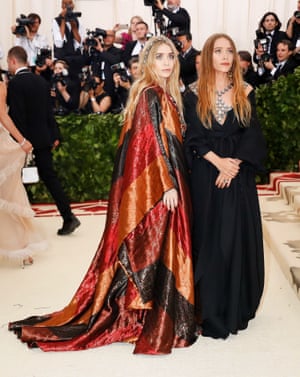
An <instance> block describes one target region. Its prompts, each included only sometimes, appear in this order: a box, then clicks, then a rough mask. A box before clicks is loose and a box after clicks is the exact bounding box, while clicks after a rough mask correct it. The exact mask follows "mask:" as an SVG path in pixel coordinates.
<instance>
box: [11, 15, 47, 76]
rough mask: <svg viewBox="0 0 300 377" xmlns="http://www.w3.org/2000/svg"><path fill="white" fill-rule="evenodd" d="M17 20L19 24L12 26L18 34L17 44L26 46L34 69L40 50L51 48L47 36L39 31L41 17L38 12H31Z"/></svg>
mask: <svg viewBox="0 0 300 377" xmlns="http://www.w3.org/2000/svg"><path fill="white" fill-rule="evenodd" d="M16 21H17V24H15V25H13V26H12V27H11V30H12V33H13V34H15V35H16V41H15V46H20V47H23V48H24V50H25V51H26V53H27V57H28V65H29V67H31V70H32V71H34V69H35V66H36V59H37V55H38V51H39V50H40V49H42V48H46V49H47V48H49V45H48V41H47V38H46V36H44V35H42V34H40V33H39V32H38V31H39V27H40V24H41V17H40V16H39V15H38V14H36V13H30V14H29V15H28V16H27V17H25V16H24V15H21V16H20V17H19V18H17V20H16Z"/></svg>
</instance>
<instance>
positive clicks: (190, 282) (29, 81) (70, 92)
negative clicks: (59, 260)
mask: <svg viewBox="0 0 300 377" xmlns="http://www.w3.org/2000/svg"><path fill="white" fill-rule="evenodd" d="M166 3H167V4H166V5H165V6H163V4H162V2H161V1H160V0H156V1H155V2H154V4H155V5H154V6H155V7H156V8H157V12H158V14H157V25H158V27H159V28H161V29H162V28H163V27H165V28H166V35H164V34H163V35H158V36H156V35H155V36H151V37H149V36H148V33H149V29H148V25H147V23H146V22H144V21H143V20H141V19H140V18H139V17H133V18H132V20H131V24H130V28H129V30H128V33H122V34H121V35H120V39H119V42H120V43H121V44H122V47H120V48H118V47H116V46H114V42H115V40H116V39H115V33H116V30H119V29H120V25H116V26H115V27H114V28H112V30H102V29H97V30H95V31H94V32H91V33H90V36H89V37H88V38H86V36H84V35H83V33H82V30H83V29H82V25H81V22H80V14H79V13H78V12H75V11H74V4H73V1H72V0H62V10H61V12H60V14H59V16H58V17H56V18H55V20H54V21H53V32H54V33H55V36H54V43H55V47H54V58H55V60H54V62H50V61H51V59H50V58H49V57H48V56H46V57H45V61H42V63H44V64H39V65H38V64H36V65H33V66H32V65H31V64H30V61H29V60H28V56H29V54H26V48H25V45H23V47H21V46H20V45H18V46H15V47H13V48H11V49H10V51H9V53H8V65H9V67H8V68H9V70H10V72H11V73H12V74H13V75H14V77H13V78H12V79H11V80H10V81H9V83H8V92H7V99H6V92H5V91H4V92H3V94H1V91H2V88H4V86H0V95H1V96H0V100H1V101H2V104H1V107H0V117H1V118H0V120H1V122H2V125H3V127H4V128H6V129H7V131H8V132H9V133H10V134H11V136H12V137H13V138H11V142H14V143H15V145H14V146H15V149H18V148H19V149H18V152H19V154H20V155H21V154H22V155H24V154H25V153H28V152H30V151H31V150H32V148H34V153H35V156H36V163H37V166H38V168H39V172H40V175H41V178H42V180H43V181H44V182H45V183H46V185H47V187H48V189H49V191H50V192H51V194H52V196H53V198H54V200H55V202H56V204H57V206H58V209H59V211H60V213H61V216H62V217H63V220H64V222H63V227H62V228H61V229H59V230H58V234H59V235H66V234H70V233H72V232H73V231H74V230H75V229H76V228H77V227H78V226H79V225H80V222H79V220H78V219H77V218H76V217H75V216H74V214H73V213H72V211H71V209H70V204H69V202H68V199H67V197H66V195H65V193H64V191H63V189H62V187H61V185H60V183H59V181H58V178H57V176H56V173H55V171H54V170H53V167H52V157H51V149H52V147H56V146H57V145H58V144H59V140H60V136H59V132H58V129H57V126H56V123H55V117H54V112H53V111H52V110H53V101H54V103H55V102H57V103H58V105H57V106H58V108H57V107H56V109H58V114H63V113H64V111H77V112H78V111H79V112H80V113H99V114H102V113H105V112H108V111H114V110H115V111H118V112H119V111H122V112H123V115H124V123H123V127H122V132H121V136H120V141H119V145H118V150H117V154H116V159H115V165H114V172H113V177H112V185H111V190H110V197H109V204H108V212H107V219H106V225H105V230H104V233H103V235H102V238H101V241H100V243H99V246H98V248H97V250H96V254H95V256H94V258H93V260H92V262H91V264H90V266H89V268H88V271H87V273H86V275H85V277H84V278H83V281H82V283H81V284H80V286H79V288H78V290H77V291H76V293H75V295H74V297H73V298H72V299H71V301H70V303H69V304H68V305H67V306H66V307H65V308H64V309H62V310H60V311H57V312H55V313H50V314H46V315H40V316H35V317H29V318H27V319H22V320H19V321H12V322H10V323H9V330H11V331H14V332H15V333H16V334H17V335H18V337H19V338H20V339H21V340H22V342H25V343H27V344H28V345H29V346H30V347H39V348H40V349H42V350H44V351H66V350H80V349H87V348H91V347H98V346H102V345H106V344H110V343H113V342H129V343H133V344H134V345H135V348H134V353H143V354H151V355H159V354H167V353H170V352H171V350H172V348H174V347H187V346H190V345H192V344H193V343H194V342H195V341H196V340H197V338H198V336H199V335H202V336H209V337H212V338H222V339H226V338H227V337H228V336H229V335H230V334H237V333H238V332H239V331H240V330H243V329H245V328H247V326H248V322H249V321H250V320H251V319H253V318H254V317H255V315H256V311H257V308H258V306H259V303H260V299H261V296H262V293H263V288H264V252H263V238H262V226H261V218H260V209H259V202H258V196H257V192H256V182H255V175H256V173H257V172H258V171H260V170H261V169H263V163H264V159H265V157H266V146H265V141H264V138H263V134H262V130H261V127H260V123H259V120H258V117H257V115H256V110H255V87H256V86H258V85H261V83H262V82H263V81H264V80H265V81H264V82H270V81H271V80H273V79H277V78H278V77H279V76H280V74H279V73H278V72H277V70H278V66H277V65H278V64H280V65H281V68H280V69H281V72H283V71H284V68H286V70H285V71H284V72H285V74H287V73H290V71H289V72H287V71H288V70H287V67H288V66H289V65H290V60H291V59H295V60H296V55H297V54H298V52H299V49H298V47H299V46H297V44H298V42H297V41H298V39H297V41H296V46H295V40H296V39H295V38H294V34H293V33H294V32H295V30H299V29H298V28H297V27H296V26H297V25H298V23H299V19H300V17H299V16H300V14H299V12H300V1H298V10H297V11H296V12H295V15H294V16H293V17H292V18H291V19H290V20H289V23H288V31H286V32H280V30H279V29H280V21H279V19H278V17H277V16H276V15H275V14H274V13H272V12H268V13H266V14H265V15H264V16H263V18H262V20H261V22H260V29H259V30H258V31H257V33H256V37H257V38H256V42H255V51H254V52H253V56H252V54H251V53H249V52H248V51H237V48H236V46H235V43H234V41H233V40H232V38H231V37H230V36H228V35H227V34H223V33H218V34H213V35H212V36H210V37H209V38H208V39H207V40H206V42H205V44H204V45H203V48H202V49H201V52H200V51H199V50H197V49H196V48H194V47H193V45H192V35H191V32H190V17H189V15H188V13H187V11H186V10H185V9H183V8H181V7H180V0H167V2H166ZM297 12H298V13H297ZM162 16H166V18H167V21H166V22H165V24H162V23H163V21H162V18H161V17H162ZM34 17H35V20H36V22H40V19H39V17H37V16H36V15H34ZM35 30H36V33H38V28H36V29H35ZM174 30H175V32H174ZM14 32H16V33H18V31H17V30H15V29H14ZM267 32H271V36H269V35H267ZM17 35H18V34H17ZM36 35H38V34H36ZM298 36H299V35H298ZM23 38H27V34H26V36H24V37H23ZM293 38H294V40H293ZM34 39H35V38H34V37H33V38H32V41H33V40H34ZM38 39H39V37H37V38H36V40H38ZM40 39H41V40H42V38H40ZM291 40H292V41H291ZM275 41H276V43H275ZM265 44H266V45H265ZM40 47H41V48H44V46H40ZM24 48H25V49H24ZM249 55H250V56H249ZM251 58H253V60H254V61H255V62H257V65H258V67H259V68H261V71H259V70H257V71H256V70H254V69H252V66H253V64H252V59H251ZM267 58H268V59H267ZM31 61H32V60H31ZM293 61H294V60H293ZM241 62H245V63H243V64H242V68H241ZM277 63H278V64H277ZM52 65H53V67H52ZM43 68H45V69H43ZM51 70H53V73H51V74H49V71H50V72H51ZM250 71H252V73H253V75H250V74H249V72H250ZM41 76H43V77H41ZM258 76H259V77H258ZM53 77H55V83H54V84H55V85H51V86H50V85H48V83H47V78H48V79H49V78H50V80H53ZM245 77H249V81H248V79H245ZM262 77H263V79H262ZM80 78H81V81H80V80H79V79H80ZM270 79H271V80H270ZM250 80H251V82H250ZM49 88H51V95H50V89H49ZM48 89H49V93H48V94H47V91H48ZM3 90H4V89H3ZM20 93H21V94H22V95H19V94H20ZM29 93H30V94H29ZM51 98H52V100H53V101H52V102H51ZM115 98H117V101H116V103H115V102H114V101H115ZM6 102H7V103H8V105H9V115H5V114H4V113H5V112H4V109H5V106H4V104H5V103H6ZM34 104H35V105H38V113H37V112H36V111H33V110H32V107H33V105H34ZM33 114H34V115H33ZM39 127H40V128H41V127H44V128H43V129H41V130H38V128H39ZM1 133H3V132H2V130H1ZM0 136H1V134H0ZM3 140H4V139H3ZM3 140H2V139H0V141H1V142H2V141H3ZM16 169H20V166H19V167H16ZM0 189H2V188H1V175H0ZM1 192H2V191H1ZM26 258H28V256H26ZM24 260H25V261H27V260H28V259H25V257H24Z"/></svg>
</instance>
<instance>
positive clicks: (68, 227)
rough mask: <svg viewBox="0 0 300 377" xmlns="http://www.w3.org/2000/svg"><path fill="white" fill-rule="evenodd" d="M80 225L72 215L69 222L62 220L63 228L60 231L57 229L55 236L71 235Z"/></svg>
mask: <svg viewBox="0 0 300 377" xmlns="http://www.w3.org/2000/svg"><path fill="white" fill-rule="evenodd" d="M79 225H80V221H79V220H78V219H77V217H75V216H74V215H72V217H71V218H70V220H64V223H63V226H62V228H61V229H58V231H57V234H58V235H59V236H65V235H67V234H71V233H73V232H74V230H75V229H76V228H78V227H79Z"/></svg>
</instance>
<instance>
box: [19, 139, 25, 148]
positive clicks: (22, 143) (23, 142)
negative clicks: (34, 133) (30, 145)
mask: <svg viewBox="0 0 300 377" xmlns="http://www.w3.org/2000/svg"><path fill="white" fill-rule="evenodd" d="M25 143H26V139H25V137H24V138H23V140H22V141H21V143H19V144H20V146H21V147H23V146H24V144H25Z"/></svg>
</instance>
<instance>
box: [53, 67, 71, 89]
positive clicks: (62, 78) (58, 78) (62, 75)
mask: <svg viewBox="0 0 300 377" xmlns="http://www.w3.org/2000/svg"><path fill="white" fill-rule="evenodd" d="M67 76H68V74H67V72H64V71H62V72H59V73H55V74H54V75H53V76H52V90H55V88H56V84H57V83H58V82H60V83H61V84H62V85H63V86H66V85H67V81H66V77H67Z"/></svg>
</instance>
